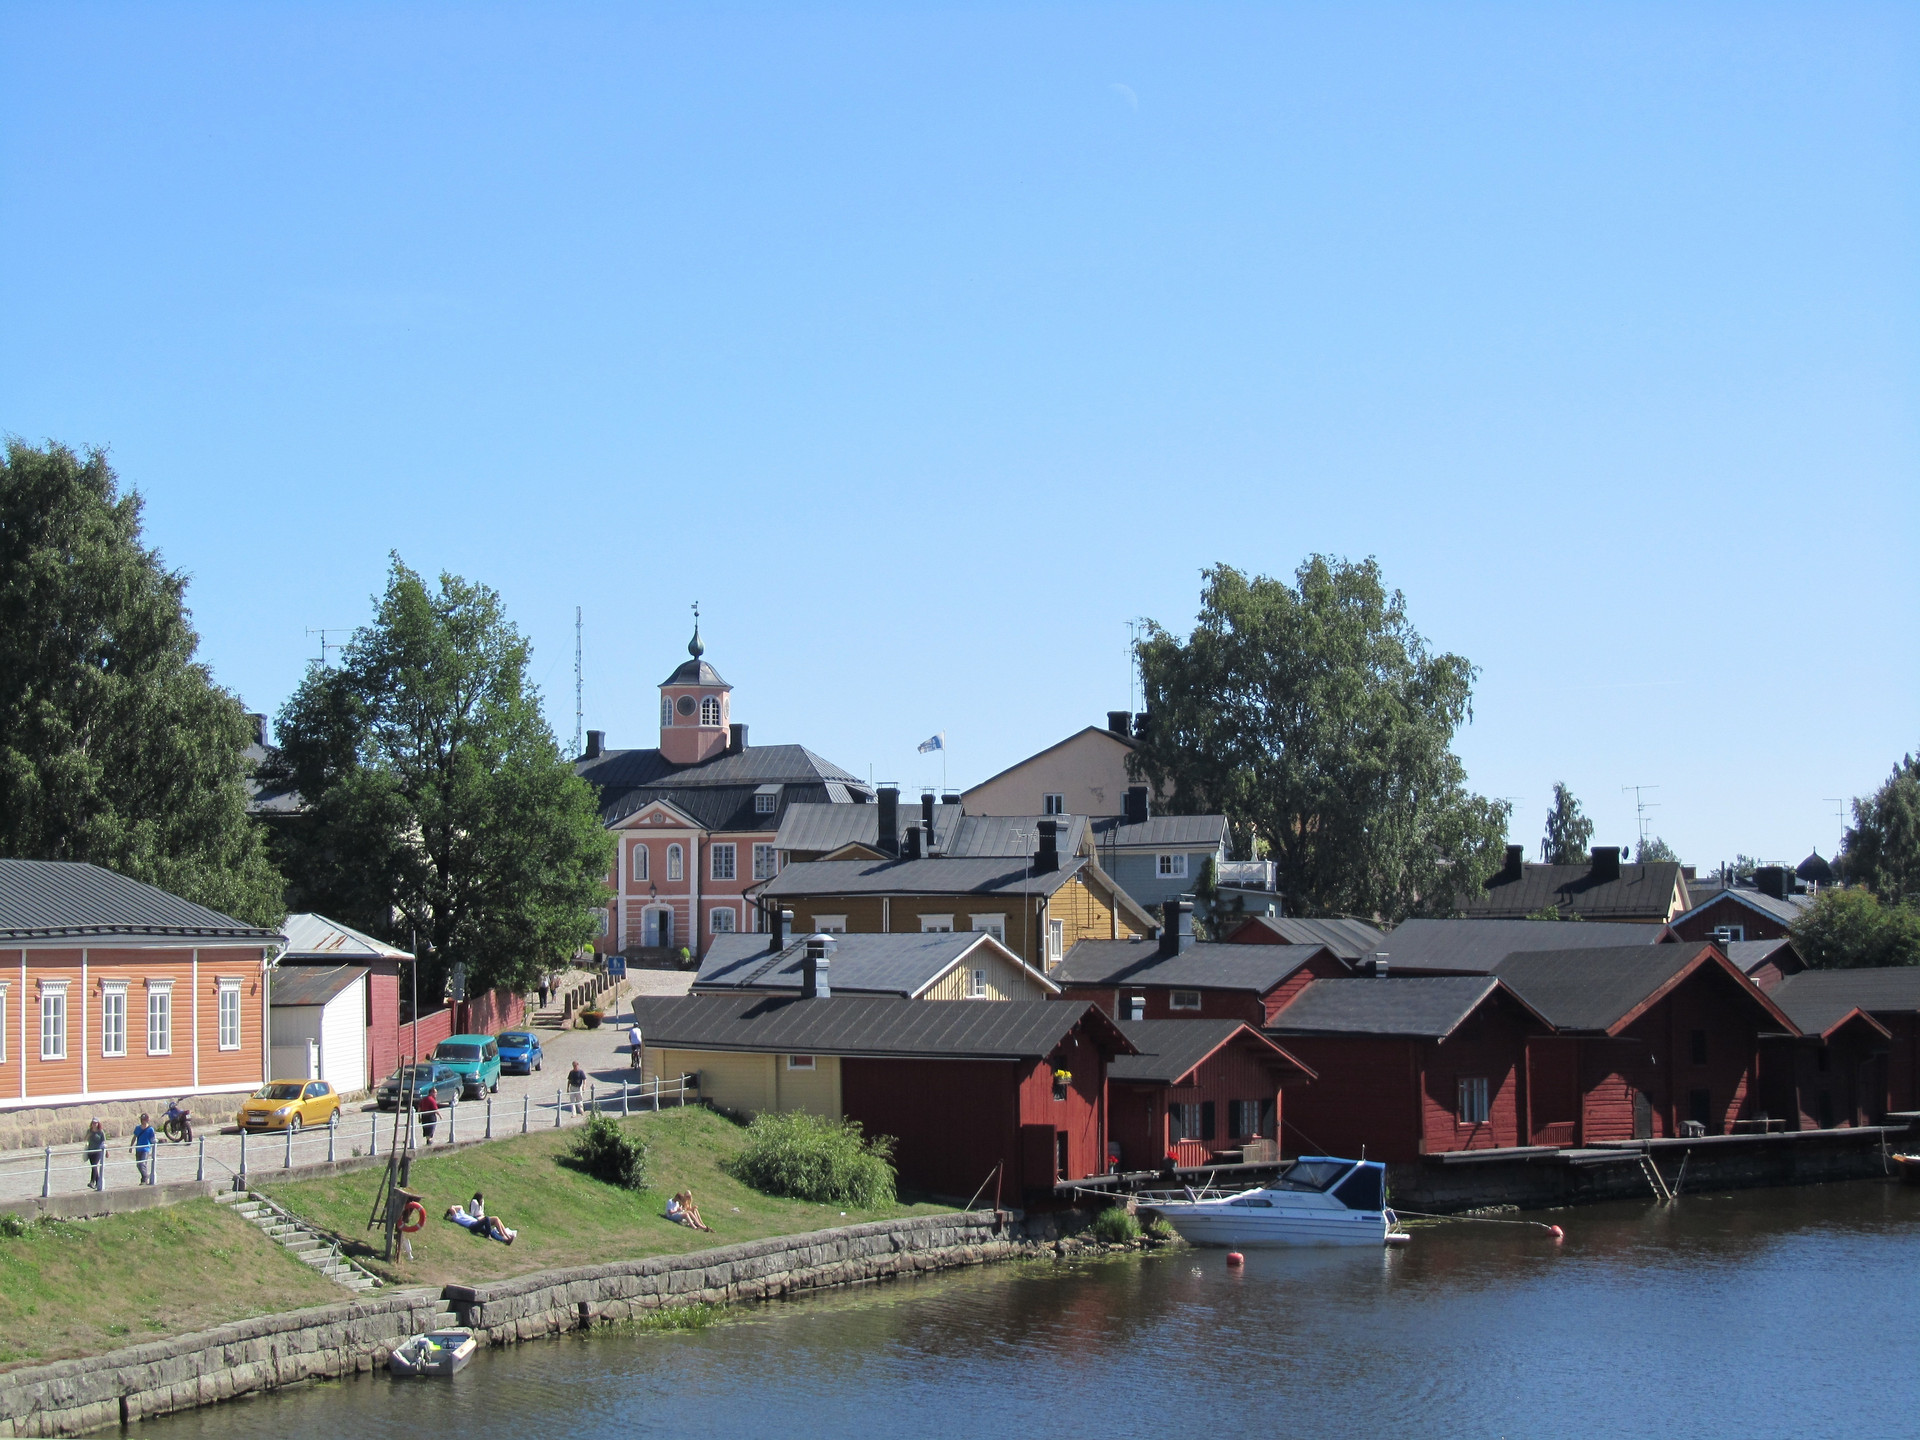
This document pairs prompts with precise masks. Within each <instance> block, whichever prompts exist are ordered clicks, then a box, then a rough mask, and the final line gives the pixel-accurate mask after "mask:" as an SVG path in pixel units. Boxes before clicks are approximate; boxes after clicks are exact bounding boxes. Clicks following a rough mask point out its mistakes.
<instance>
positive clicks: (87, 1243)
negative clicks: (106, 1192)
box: [0, 1200, 348, 1369]
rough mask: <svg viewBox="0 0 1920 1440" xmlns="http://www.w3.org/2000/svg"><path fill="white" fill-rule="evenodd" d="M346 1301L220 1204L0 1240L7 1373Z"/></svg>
mask: <svg viewBox="0 0 1920 1440" xmlns="http://www.w3.org/2000/svg"><path fill="white" fill-rule="evenodd" d="M347 1298H348V1294H347V1292H346V1291H345V1290H343V1289H341V1288H340V1287H339V1286H338V1285H335V1284H334V1283H333V1282H331V1281H329V1280H323V1279H322V1278H321V1277H320V1276H318V1275H316V1274H314V1273H313V1271H311V1270H309V1269H308V1268H307V1267H306V1266H305V1265H302V1264H301V1263H300V1262H299V1261H298V1260H295V1259H294V1258H293V1257H292V1256H291V1255H289V1254H287V1252H286V1251H284V1250H282V1249H281V1248H280V1247H279V1246H278V1245H275V1244H274V1243H273V1242H272V1241H270V1240H268V1239H267V1237H266V1236H264V1235H262V1234H261V1233H260V1232H259V1231H258V1230H256V1229H255V1228H254V1227H253V1226H251V1225H249V1224H248V1223H247V1222H246V1221H244V1220H242V1219H241V1218H240V1217H239V1216H237V1215H234V1214H233V1213H231V1212H230V1211H228V1210H226V1209H225V1208H224V1207H222V1206H219V1205H215V1204H214V1203H213V1202H212V1201H211V1200H195V1201H192V1202H191V1203H189V1204H185V1205H171V1206H167V1207H165V1208H162V1209H157V1210H142V1211H139V1212H138V1213H136V1214H132V1215H111V1216H108V1217H106V1218H104V1219H100V1220H88V1221H84V1222H65V1221H59V1222H51V1223H47V1222H43V1223H40V1224H35V1225H33V1226H31V1227H29V1228H28V1230H27V1233H26V1234H24V1235H17V1236H6V1237H0V1369H13V1368H15V1367H17V1366H20V1365H30V1364H37V1363H39V1362H41V1361H46V1360H63V1359H66V1358H68V1357H70V1356H75V1355H97V1354H99V1353H100V1352H102V1351H105V1350H113V1349H117V1348H119V1347H120V1346H123V1345H138V1344H139V1343H140V1342H141V1341H143V1340H155V1339H159V1338H161V1337H162V1336H166V1335H177V1334H181V1333H183V1332H186V1331H190V1330H205V1329H208V1328H210V1327H212V1326H214V1325H223V1324H225V1323H226V1322H227V1321H229V1320H243V1319H245V1318H247V1317H248V1316H250V1315H266V1314H273V1313H276V1312H278V1311H283V1310H299V1309H304V1308H305V1307H307V1306H310V1305H331V1304H334V1303H336V1302H338V1301H341V1300H345V1299H347Z"/></svg>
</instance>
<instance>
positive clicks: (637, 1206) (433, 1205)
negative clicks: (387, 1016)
mask: <svg viewBox="0 0 1920 1440" xmlns="http://www.w3.org/2000/svg"><path fill="white" fill-rule="evenodd" d="M619 1123H621V1124H622V1126H623V1128H625V1129H626V1130H627V1131H628V1133H630V1134H633V1135H637V1136H639V1137H641V1138H643V1139H644V1140H646V1141H647V1144H648V1146H649V1155H648V1160H647V1170H648V1176H649V1179H650V1182H651V1185H650V1188H649V1189H646V1190H643V1191H637V1192H629V1191H623V1190H616V1189H614V1188H613V1187H611V1186H609V1185H604V1184H602V1183H601V1182H600V1181H598V1180H594V1179H591V1178H589V1177H587V1176H585V1175H582V1174H580V1173H578V1172H577V1171H574V1170H570V1169H568V1168H566V1167H565V1166H563V1165H561V1164H559V1163H558V1161H557V1157H558V1156H559V1155H560V1154H561V1153H562V1152H563V1151H564V1150H565V1149H566V1148H567V1145H568V1144H569V1143H570V1142H571V1140H572V1137H573V1134H574V1132H572V1131H555V1130H548V1131H545V1132H539V1133H535V1134H532V1135H525V1136H517V1137H515V1138H513V1139H511V1140H501V1141H496V1142H494V1143H493V1144H491V1145H476V1146H473V1147H472V1148H470V1149H463V1150H459V1151H454V1152H446V1153H441V1154H434V1153H432V1152H426V1153H425V1154H424V1155H423V1158H420V1159H418V1160H416V1161H415V1163H414V1166H413V1186H412V1188H413V1189H415V1190H416V1191H418V1192H420V1193H421V1194H422V1195H423V1196H424V1197H425V1204H426V1207H427V1215H428V1220H427V1224H426V1227H425V1228H424V1229H423V1230H421V1231H420V1233H419V1234H417V1235H415V1236H414V1237H413V1250H414V1258H413V1259H412V1260H411V1261H406V1260H402V1261H399V1262H397V1263H394V1264H391V1265H389V1264H385V1263H383V1262H381V1261H379V1260H378V1259H377V1252H378V1245H379V1235H378V1233H377V1232H372V1233H369V1232H368V1231H367V1230H366V1223H367V1212H368V1210H369V1208H370V1206H371V1205H372V1203H373V1196H374V1192H375V1190H376V1188H377V1187H378V1184H379V1174H380V1172H378V1171H368V1170H362V1171H355V1172H352V1173H350V1174H346V1175H336V1176H330V1177H328V1178H327V1179H324V1180H305V1181H299V1182H296V1183H292V1184H286V1185H279V1186H273V1185H263V1186H261V1188H262V1189H263V1190H264V1191H265V1192H266V1193H270V1194H271V1195H272V1196H273V1197H274V1198H275V1199H276V1200H278V1201H279V1202H280V1203H281V1204H283V1205H285V1206H287V1208H288V1209H290V1210H292V1211H293V1212H294V1213H295V1214H298V1215H300V1216H302V1217H304V1218H306V1219H308V1220H311V1221H313V1222H314V1223H316V1224H318V1225H322V1226H325V1227H326V1228H327V1229H329V1230H332V1231H334V1232H335V1233H337V1234H339V1235H341V1236H342V1237H344V1238H345V1239H346V1240H347V1241H348V1242H349V1246H350V1247H352V1246H354V1245H356V1244H357V1243H361V1242H371V1245H370V1248H371V1249H372V1251H373V1253H374V1255H375V1257H376V1258H374V1259H372V1260H367V1259H366V1257H365V1256H358V1255H357V1257H356V1258H361V1259H362V1260H363V1261H366V1263H368V1265H369V1268H371V1269H373V1270H375V1271H377V1272H380V1273H383V1274H386V1275H389V1276H391V1277H392V1278H394V1279H396V1280H399V1281H401V1282H402V1283H405V1284H408V1285H445V1284H448V1283H462V1284H470V1283H473V1282H476V1281H482V1280H496V1279H501V1278H504V1277H506V1276H509V1275H523V1274H526V1273H527V1272H528V1271H532V1270H552V1269H557V1268H559V1267H562V1266H567V1265H590V1264H596V1263H601V1262H605V1261H609V1260H628V1259H636V1258H641V1257H646V1256H652V1255H675V1254H684V1253H686V1252H687V1251H690V1250H707V1249H711V1248H712V1247H713V1246H716V1245H727V1244H732V1243H734V1242H736V1241H741V1240H758V1239H761V1238H763V1237H765V1236H769V1235H793V1234H799V1233H801V1232H803V1231H807V1230H822V1229H826V1228H828V1227H829V1226H834V1225H856V1224H859V1223H860V1222H861V1221H864V1220H886V1219H891V1218H893V1217H896V1216H901V1215H932V1214H937V1213H940V1212H942V1211H945V1210H947V1209H948V1208H949V1207H947V1206H944V1205H909V1204H901V1205H892V1206H888V1207H886V1208H883V1209H878V1210H857V1209H850V1208H849V1209H843V1208H842V1207H840V1206H838V1205H812V1204H808V1203H806V1202H804V1201H800V1200H782V1199H776V1198H774V1197H773V1196H770V1195H762V1194H761V1193H760V1192H758V1191H757V1190H752V1189H749V1188H748V1187H747V1186H745V1185H742V1184H741V1183H740V1182H739V1181H737V1180H735V1179H733V1178H732V1177H731V1176H729V1175H728V1174H726V1172H725V1171H724V1170H722V1169H721V1163H722V1162H723V1161H724V1160H726V1159H728V1158H730V1157H731V1156H734V1155H737V1154H739V1152H740V1150H741V1149H742V1147H743V1146H744V1145H745V1143H746V1131H745V1130H744V1129H743V1128H742V1127H740V1126H739V1125H736V1124H734V1123H733V1122H732V1121H731V1120H728V1119H726V1118H725V1117H723V1116H720V1115H716V1114H714V1113H713V1112H712V1111H710V1110H704V1109H687V1110H669V1111H664V1112H662V1113H661V1114H659V1115H648V1116H644V1117H636V1118H634V1119H632V1120H627V1121H623V1122H619ZM687 1188H691V1189H692V1190H693V1194H694V1199H695V1201H696V1202H697V1203H698V1205H699V1206H700V1213H701V1216H702V1218H704V1219H705V1220H706V1222H707V1223H708V1224H709V1225H711V1226H712V1227H713V1233H712V1234H711V1235H703V1234H701V1233H700V1232H699V1231H696V1230H689V1229H688V1228H687V1227H686V1226H684V1225H676V1224H674V1223H673V1222H672V1221H670V1220H668V1219H667V1218H666V1217H665V1215H664V1213H663V1212H664V1210H665V1208H666V1201H667V1197H668V1196H669V1195H671V1194H673V1193H675V1192H676V1191H679V1190H683V1189H687ZM475 1190H480V1191H484V1192H485V1194H486V1197H487V1213H488V1214H490V1215H498V1216H500V1218H501V1219H503V1220H505V1221H506V1222H507V1224H509V1225H511V1226H512V1227H513V1228H514V1229H516V1230H518V1231H519V1232H520V1238H519V1239H518V1240H517V1241H516V1242H515V1243H514V1244H513V1245H512V1246H511V1247H509V1246H506V1245H501V1244H499V1243H497V1242H495V1241H492V1240H485V1239H481V1238H479V1237H477V1236H475V1235H472V1234H470V1233H468V1232H467V1231H465V1230H463V1229H461V1228H460V1227H459V1226H457V1225H453V1224H450V1223H449V1222H447V1221H445V1220H443V1219H441V1218H440V1217H441V1216H442V1215H444V1214H445V1213H446V1210H447V1207H448V1206H449V1205H452V1204H456V1203H464V1202H465V1201H466V1200H467V1198H468V1197H469V1196H471V1195H472V1194H473V1192H474V1191H475Z"/></svg>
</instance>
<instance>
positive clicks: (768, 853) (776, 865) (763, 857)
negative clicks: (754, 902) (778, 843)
mask: <svg viewBox="0 0 1920 1440" xmlns="http://www.w3.org/2000/svg"><path fill="white" fill-rule="evenodd" d="M779 873H780V852H779V851H778V850H776V849H774V848H773V846H771V845H763V844H759V843H756V844H755V845H754V847H753V878H754V879H756V880H771V879H773V877H774V876H776V875H778V874H779Z"/></svg>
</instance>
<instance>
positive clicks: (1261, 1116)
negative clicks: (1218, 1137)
mask: <svg viewBox="0 0 1920 1440" xmlns="http://www.w3.org/2000/svg"><path fill="white" fill-rule="evenodd" d="M1272 1128H1273V1101H1271V1100H1229V1101H1228V1102H1227V1138H1228V1139H1229V1140H1258V1139H1261V1138H1262V1137H1264V1136H1265V1135H1266V1134H1267V1132H1268V1131H1269V1130H1271V1129H1272Z"/></svg>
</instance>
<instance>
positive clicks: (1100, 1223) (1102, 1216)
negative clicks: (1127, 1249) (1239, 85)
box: [1093, 1205, 1140, 1245]
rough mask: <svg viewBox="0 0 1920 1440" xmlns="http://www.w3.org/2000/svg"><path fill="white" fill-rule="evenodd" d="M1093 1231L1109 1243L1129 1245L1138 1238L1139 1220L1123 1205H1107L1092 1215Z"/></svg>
mask: <svg viewBox="0 0 1920 1440" xmlns="http://www.w3.org/2000/svg"><path fill="white" fill-rule="evenodd" d="M1093 1233H1094V1234H1095V1235H1098V1236H1099V1237H1100V1238H1101V1239H1102V1240H1104V1241H1106V1242H1107V1244H1109V1245H1131V1244H1132V1243H1133V1242H1134V1241H1136V1240H1138V1239H1139V1238H1140V1221H1139V1219H1138V1218H1137V1217H1136V1216H1135V1215H1134V1214H1133V1212H1132V1211H1130V1210H1128V1209H1127V1208H1126V1207H1125V1206H1123V1205H1109V1206H1108V1207H1107V1208H1106V1209H1104V1210H1102V1211H1101V1212H1100V1213H1099V1214H1098V1215H1096V1216H1094V1217H1093Z"/></svg>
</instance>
